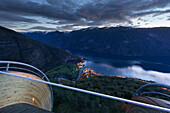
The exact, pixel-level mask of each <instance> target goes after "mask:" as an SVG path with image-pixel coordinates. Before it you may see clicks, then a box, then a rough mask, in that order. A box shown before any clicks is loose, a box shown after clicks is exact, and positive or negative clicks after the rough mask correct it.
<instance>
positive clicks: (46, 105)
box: [0, 72, 52, 113]
mask: <svg viewBox="0 0 170 113" xmlns="http://www.w3.org/2000/svg"><path fill="white" fill-rule="evenodd" d="M11 73H13V74H17V75H21V76H26V77H30V78H34V79H39V80H42V79H41V78H39V77H37V76H35V75H32V74H27V73H21V72H11ZM17 103H27V104H31V105H34V106H36V107H39V108H42V109H46V110H49V111H50V110H51V107H52V99H51V92H50V89H49V87H48V85H46V84H43V83H40V82H36V81H31V80H27V79H24V78H19V77H14V76H9V75H4V74H0V108H2V107H5V106H9V105H13V104H17ZM24 113H25V112H24ZM30 113H32V112H30Z"/></svg>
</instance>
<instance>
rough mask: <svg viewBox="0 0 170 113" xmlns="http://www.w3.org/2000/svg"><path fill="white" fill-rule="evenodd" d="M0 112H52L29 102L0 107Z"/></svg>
mask: <svg viewBox="0 0 170 113" xmlns="http://www.w3.org/2000/svg"><path fill="white" fill-rule="evenodd" d="M0 113H53V112H51V111H47V110H44V109H41V108H38V107H35V106H33V105H30V104H25V103H19V104H13V105H9V106H6V107H3V108H0Z"/></svg>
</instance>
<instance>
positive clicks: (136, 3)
mask: <svg viewBox="0 0 170 113" xmlns="http://www.w3.org/2000/svg"><path fill="white" fill-rule="evenodd" d="M41 1H42V0H41ZM168 6H170V0H85V1H82V0H44V2H41V3H39V2H35V1H32V0H1V2H0V21H17V22H30V23H38V21H37V20H36V18H35V19H32V17H41V18H46V19H49V21H50V22H46V23H47V24H53V25H62V27H60V28H63V29H64V28H69V29H71V28H73V27H75V26H99V25H103V24H109V23H124V22H127V23H128V24H129V25H133V22H132V21H131V19H132V18H141V17H143V16H146V15H151V14H152V15H153V16H158V15H161V14H167V13H170V10H169V9H167V10H165V11H162V10H160V9H159V8H165V7H168ZM5 14H6V15H5ZM29 17H31V18H29ZM138 20H141V19H138ZM40 21H41V20H40ZM65 24H69V25H65ZM38 27H40V26H38ZM40 29H43V28H40ZM44 30H45V29H44Z"/></svg>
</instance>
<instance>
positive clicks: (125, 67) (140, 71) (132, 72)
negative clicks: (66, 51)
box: [76, 53, 170, 85]
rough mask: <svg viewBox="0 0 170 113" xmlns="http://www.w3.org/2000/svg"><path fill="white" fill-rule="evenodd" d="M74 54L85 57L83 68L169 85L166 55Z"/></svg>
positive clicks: (169, 71) (168, 66)
mask: <svg viewBox="0 0 170 113" xmlns="http://www.w3.org/2000/svg"><path fill="white" fill-rule="evenodd" d="M76 55H78V56H80V57H83V58H85V59H86V60H85V62H84V65H85V66H84V68H92V69H93V70H94V71H96V72H98V73H100V74H103V75H113V76H126V77H134V78H139V79H143V80H150V81H155V82H157V83H163V84H169V85H170V82H169V81H170V65H168V57H167V58H166V57H164V58H161V57H153V58H152V57H150V58H136V57H130V58H123V57H122V58H121V57H119V58H109V57H107V58H106V57H99V56H94V55H87V54H83V53H81V54H76ZM158 59H159V60H158ZM166 59H167V60H166ZM166 61H167V62H166ZM165 62H166V63H167V64H166V63H165Z"/></svg>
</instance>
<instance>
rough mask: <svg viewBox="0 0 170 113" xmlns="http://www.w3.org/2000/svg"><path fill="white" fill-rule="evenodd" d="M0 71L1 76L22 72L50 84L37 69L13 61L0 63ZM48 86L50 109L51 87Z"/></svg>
mask: <svg viewBox="0 0 170 113" xmlns="http://www.w3.org/2000/svg"><path fill="white" fill-rule="evenodd" d="M0 71H2V72H4V73H3V74H7V75H8V74H9V73H10V72H24V73H29V74H33V75H35V76H37V77H39V78H41V79H42V80H44V81H47V82H50V81H49V79H48V77H47V76H46V75H45V74H44V73H43V72H42V71H41V70H39V69H38V68H36V67H34V66H32V65H29V64H26V63H21V62H15V61H0ZM47 85H48V86H49V89H50V92H51V100H52V107H51V110H52V108H53V90H52V87H51V85H49V84H47Z"/></svg>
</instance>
